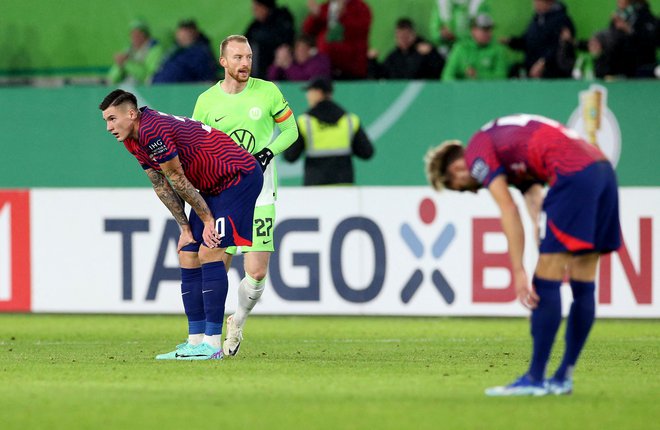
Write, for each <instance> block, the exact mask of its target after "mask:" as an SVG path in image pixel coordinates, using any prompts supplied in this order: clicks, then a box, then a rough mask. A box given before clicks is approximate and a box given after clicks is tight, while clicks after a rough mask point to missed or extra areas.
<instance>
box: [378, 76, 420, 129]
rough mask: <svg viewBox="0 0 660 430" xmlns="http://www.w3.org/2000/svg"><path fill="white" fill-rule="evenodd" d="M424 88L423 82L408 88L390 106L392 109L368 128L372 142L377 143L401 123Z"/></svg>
mask: <svg viewBox="0 0 660 430" xmlns="http://www.w3.org/2000/svg"><path fill="white" fill-rule="evenodd" d="M423 88H424V82H423V81H414V82H411V83H409V84H408V85H407V86H406V89H404V90H403V91H402V92H401V94H400V95H399V97H398V98H397V99H396V100H395V101H394V102H393V103H392V104H391V105H390V107H389V108H388V109H387V110H386V111H385V112H384V113H383V114H382V115H381V116H379V117H378V119H376V121H374V122H372V123H371V124H369V126H367V134H368V135H369V137H370V138H371V140H373V141H376V140H378V139H380V137H381V136H382V135H384V134H385V133H386V132H387V130H389V129H390V128H391V127H392V126H394V124H396V123H397V121H399V118H401V116H402V115H403V114H404V113H406V111H407V110H408V107H410V105H411V104H412V102H414V101H415V99H416V98H417V96H418V95H419V93H420V92H422V89H423Z"/></svg>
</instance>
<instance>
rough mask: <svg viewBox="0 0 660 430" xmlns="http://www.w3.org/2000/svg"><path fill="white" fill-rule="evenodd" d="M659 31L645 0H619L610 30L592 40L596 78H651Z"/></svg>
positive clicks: (655, 62)
mask: <svg viewBox="0 0 660 430" xmlns="http://www.w3.org/2000/svg"><path fill="white" fill-rule="evenodd" d="M658 30H659V29H658V21H657V20H656V18H655V17H654V16H653V14H652V13H651V10H650V7H649V4H648V2H647V1H646V0H617V9H616V11H615V12H614V14H613V15H612V20H611V22H610V26H609V28H608V29H607V30H604V31H601V32H598V33H596V34H595V35H594V36H593V37H592V38H591V40H590V41H589V53H590V54H591V55H592V56H593V58H594V70H595V74H596V77H598V78H604V77H611V76H624V77H629V78H632V77H652V76H653V70H654V69H655V66H656V64H657V61H656V48H657V47H658V40H657V38H658Z"/></svg>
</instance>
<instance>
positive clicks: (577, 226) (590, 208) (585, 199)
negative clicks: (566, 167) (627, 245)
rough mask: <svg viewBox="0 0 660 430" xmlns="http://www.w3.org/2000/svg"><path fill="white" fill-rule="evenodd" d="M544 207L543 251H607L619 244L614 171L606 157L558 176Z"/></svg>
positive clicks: (619, 231) (617, 199)
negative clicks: (568, 174)
mask: <svg viewBox="0 0 660 430" xmlns="http://www.w3.org/2000/svg"><path fill="white" fill-rule="evenodd" d="M543 211H544V212H545V216H546V225H545V235H544V237H542V239H541V246H540V248H539V251H540V253H542V254H548V253H556V252H570V253H573V254H587V253H590V252H598V253H607V252H611V251H614V250H617V249H618V248H619V246H621V226H620V224H619V195H618V189H617V183H616V175H615V174H614V169H612V165H611V164H610V163H609V162H608V161H599V162H597V163H594V164H591V165H589V166H587V167H586V168H585V169H584V170H582V171H580V172H577V173H575V174H572V175H570V176H557V181H556V182H555V184H554V185H553V186H552V187H550V190H549V191H548V195H547V196H546V197H545V200H544V202H543Z"/></svg>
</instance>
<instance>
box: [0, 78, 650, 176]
mask: <svg viewBox="0 0 660 430" xmlns="http://www.w3.org/2000/svg"><path fill="white" fill-rule="evenodd" d="M602 85H603V86H604V87H605V88H606V90H607V106H608V109H609V110H608V111H607V112H605V113H607V114H608V115H609V116H608V117H607V118H614V120H615V122H616V123H617V124H618V129H617V130H616V133H614V134H617V133H618V134H620V156H619V157H618V164H617V173H618V176H619V181H620V184H621V185H622V186H654V187H657V186H660V168H658V161H659V159H658V155H657V154H658V142H659V141H660V121H658V118H660V103H658V100H660V85H658V83H657V82H654V81H634V82H612V83H604V84H602ZM280 86H281V89H282V92H283V93H284V95H285V96H286V97H287V99H288V100H289V102H290V104H291V106H292V107H293V109H294V112H295V113H296V114H300V113H302V112H303V111H304V110H305V109H306V103H305V100H304V93H303V91H302V90H301V85H300V84H294V83H286V84H281V85H280ZM589 86H590V84H589V83H586V82H579V81H556V82H549V81H542V82H531V81H510V82H499V83H485V82H484V83H453V84H446V83H439V82H409V83H405V82H360V83H339V84H338V85H337V88H336V91H335V98H336V99H337V100H338V101H339V103H340V104H342V105H344V106H345V107H346V108H347V109H349V110H351V111H353V112H355V113H357V114H358V115H359V116H360V117H361V119H362V124H363V126H364V127H365V128H366V130H367V132H368V134H369V135H370V136H371V137H372V139H373V140H374V143H375V146H376V155H375V157H374V158H373V159H372V160H369V161H366V162H363V161H357V162H356V170H357V183H358V184H359V185H386V186H392V185H423V184H424V183H425V178H424V174H423V171H422V167H423V166H422V158H423V156H424V153H425V152H426V150H427V149H428V148H429V147H430V146H432V145H436V144H438V143H439V142H440V141H442V140H444V139H448V138H458V139H463V140H465V139H468V138H469V137H470V136H471V134H472V133H474V132H475V131H476V130H477V129H478V128H479V127H480V126H482V125H483V124H485V123H486V122H487V121H489V120H491V119H492V118H494V117H497V116H502V115H507V114H512V113H520V112H524V113H532V114H540V115H545V116H548V117H551V118H554V119H557V120H559V121H561V122H564V123H566V122H567V121H568V120H569V118H570V117H571V115H572V114H573V113H574V112H575V111H576V109H578V94H579V92H580V91H584V90H586V89H588V88H589ZM205 89H206V86H204V85H176V86H170V85H164V86H153V87H141V88H137V89H133V90H134V91H135V92H136V93H137V94H138V95H139V97H140V102H142V103H146V104H148V105H149V106H151V107H153V108H155V109H158V110H161V111H164V112H168V113H172V114H177V115H184V116H190V115H191V113H192V109H193V106H194V104H195V100H196V98H197V96H198V95H199V94H200V93H201V92H202V91H204V90H205ZM108 92H109V88H107V87H101V86H93V87H92V86H84V87H81V86H70V87H61V88H52V89H44V88H6V89H0V125H1V128H0V129H1V130H2V136H3V137H2V142H1V143H0V148H1V150H2V153H3V155H4V157H5V162H4V163H3V167H2V168H1V169H0V189H3V188H5V189H7V188H35V187H148V186H149V182H148V180H147V178H146V176H145V175H144V174H143V173H142V172H141V169H140V168H139V166H138V165H137V162H136V161H135V160H134V159H133V158H132V156H131V155H130V154H129V153H128V152H127V151H126V150H125V149H124V148H123V145H121V144H120V143H117V142H116V141H115V139H114V138H113V137H112V136H110V135H109V134H108V133H107V132H106V131H105V124H104V122H103V120H102V118H101V112H100V111H99V110H98V104H99V103H100V101H101V100H102V99H103V97H104V96H105V95H106V94H107V93H108ZM607 118H606V119H607ZM608 124H609V123H608ZM606 125H607V124H606ZM610 134H611V133H610ZM618 150H619V149H618ZM278 167H279V170H280V174H281V182H282V183H283V184H284V185H299V184H300V183H301V172H302V168H301V163H300V162H298V164H294V165H290V164H288V163H286V162H284V161H283V160H280V161H279V164H278Z"/></svg>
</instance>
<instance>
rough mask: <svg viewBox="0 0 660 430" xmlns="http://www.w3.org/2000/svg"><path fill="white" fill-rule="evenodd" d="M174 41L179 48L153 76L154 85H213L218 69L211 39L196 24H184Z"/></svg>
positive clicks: (180, 25) (183, 22) (180, 26)
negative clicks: (201, 83) (183, 83)
mask: <svg viewBox="0 0 660 430" xmlns="http://www.w3.org/2000/svg"><path fill="white" fill-rule="evenodd" d="M175 38H176V46H175V47H174V49H173V50H172V52H171V53H170V54H169V55H168V57H167V58H166V59H165V61H164V62H163V64H162V66H161V67H160V70H158V72H157V73H156V74H155V75H154V78H153V83H154V84H156V83H173V82H203V81H214V80H215V79H216V78H217V72H218V66H217V64H216V60H215V57H214V55H213V51H212V50H211V46H210V41H209V39H208V38H207V37H206V36H205V35H204V34H203V33H201V32H200V31H199V29H198V28H197V24H196V23H195V21H192V20H186V21H181V22H180V23H179V26H178V27H177V30H176V34H175Z"/></svg>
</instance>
